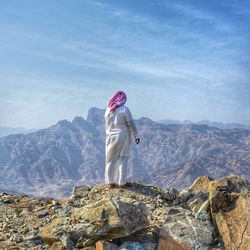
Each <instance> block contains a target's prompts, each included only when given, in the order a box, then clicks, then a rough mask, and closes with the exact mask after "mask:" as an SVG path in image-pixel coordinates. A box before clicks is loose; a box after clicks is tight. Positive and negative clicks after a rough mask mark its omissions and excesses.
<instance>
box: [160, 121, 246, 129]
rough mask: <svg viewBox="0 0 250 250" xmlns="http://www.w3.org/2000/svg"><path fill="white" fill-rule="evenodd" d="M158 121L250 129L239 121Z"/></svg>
mask: <svg viewBox="0 0 250 250" xmlns="http://www.w3.org/2000/svg"><path fill="white" fill-rule="evenodd" d="M158 122H159V123H162V124H182V125H183V124H185V125H187V124H200V125H207V126H209V127H216V128H221V129H233V128H244V129H250V125H246V124H241V123H223V122H214V121H209V120H202V121H199V122H192V121H190V120H184V121H179V120H170V119H163V120H160V121H158Z"/></svg>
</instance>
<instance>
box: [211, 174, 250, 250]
mask: <svg viewBox="0 0 250 250" xmlns="http://www.w3.org/2000/svg"><path fill="white" fill-rule="evenodd" d="M209 201H210V207H211V214H212V219H213V221H214V224H215V225H216V227H217V228H218V231H219V233H220V235H221V237H222V240H223V242H224V244H225V247H226V248H227V249H235V250H236V249H237V250H241V249H242V250H243V249H248V247H249V246H250V186H249V183H248V182H247V181H246V180H244V179H242V178H239V177H238V176H230V177H225V178H222V179H219V180H215V181H212V182H211V183H210V185H209Z"/></svg>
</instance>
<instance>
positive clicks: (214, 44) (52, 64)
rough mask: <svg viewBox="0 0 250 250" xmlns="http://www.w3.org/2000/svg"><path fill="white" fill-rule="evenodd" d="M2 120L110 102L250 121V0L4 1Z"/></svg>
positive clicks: (57, 115) (83, 111) (83, 110)
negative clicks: (123, 98)
mask: <svg viewBox="0 0 250 250" xmlns="http://www.w3.org/2000/svg"><path fill="white" fill-rule="evenodd" d="M0 13H1V15H0V34H1V35H0V87H1V92H0V126H11V127H17V126H23V127H26V128H43V127H47V126H50V125H52V124H53V123H55V122H57V121H58V120H61V119H68V120H71V119H72V118H73V117H74V116H83V117H86V115H87V112H88V109H89V108H90V107H99V108H106V103H107V100H108V99H109V97H110V96H111V95H112V94H113V93H114V92H116V91H117V90H124V91H125V92H126V93H127V95H128V102H127V105H128V106H129V107H130V109H131V111H132V113H133V116H134V117H135V118H139V117H142V116H146V117H149V118H151V119H153V120H159V119H164V118H168V119H179V120H185V119H190V120H193V121H199V120H204V119H208V120H211V121H222V122H240V123H245V124H250V46H249V44H250V1H245V0H240V1H238V0H235V1H233V0H224V1H223V0H221V1H217V0H195V1H189V0H182V1H178V0H174V1H173V0H172V1H168V0H155V1H152V0H113V1H111V0H106V1H104V0H103V1H101V0H98V1H96V0H53V1H51V0H43V1H38V0H34V1H30V0H22V1H19V0H15V1H13V0H8V1H1V2H0Z"/></svg>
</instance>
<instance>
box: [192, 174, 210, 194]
mask: <svg viewBox="0 0 250 250" xmlns="http://www.w3.org/2000/svg"><path fill="white" fill-rule="evenodd" d="M213 180H214V179H213V178H211V177H209V176H200V177H198V178H197V179H196V180H195V181H194V182H193V184H192V185H191V186H190V187H189V188H188V191H189V192H197V193H199V192H204V193H206V192H208V187H209V183H210V182H211V181H213Z"/></svg>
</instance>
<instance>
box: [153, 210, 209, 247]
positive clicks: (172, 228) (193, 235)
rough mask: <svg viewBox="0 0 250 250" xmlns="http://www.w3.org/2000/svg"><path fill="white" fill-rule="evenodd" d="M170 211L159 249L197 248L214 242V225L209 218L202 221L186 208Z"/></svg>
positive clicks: (161, 232)
mask: <svg viewBox="0 0 250 250" xmlns="http://www.w3.org/2000/svg"><path fill="white" fill-rule="evenodd" d="M178 210H179V212H178V213H177V211H176V212H175V213H169V218H168V219H167V220H166V222H165V223H164V224H163V226H162V229H161V231H160V237H161V238H162V239H160V242H159V246H158V250H163V249H164V250H169V249H195V247H198V246H199V247H206V246H210V245H211V244H212V242H213V230H214V229H213V226H212V224H211V223H210V221H209V220H207V221H201V220H198V219H196V218H194V217H193V215H192V213H191V212H190V211H189V210H186V209H178Z"/></svg>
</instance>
